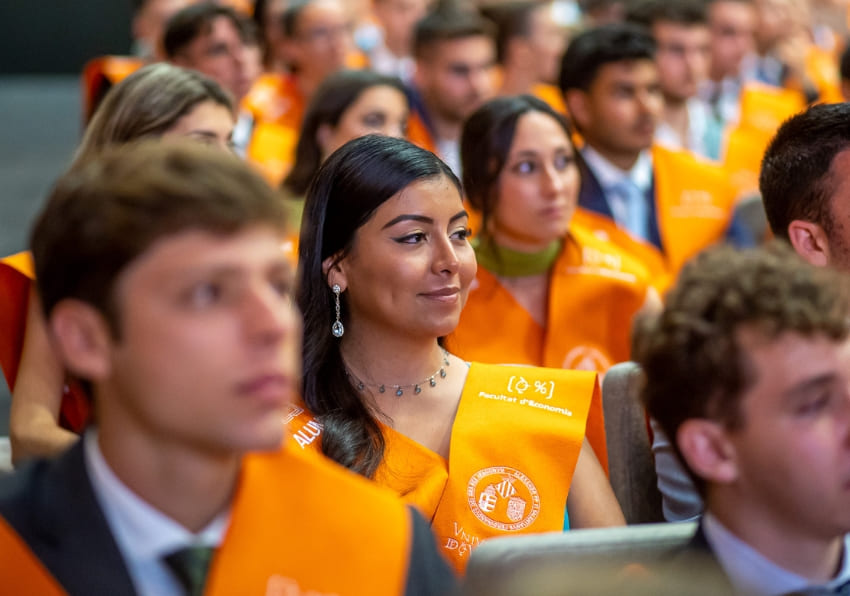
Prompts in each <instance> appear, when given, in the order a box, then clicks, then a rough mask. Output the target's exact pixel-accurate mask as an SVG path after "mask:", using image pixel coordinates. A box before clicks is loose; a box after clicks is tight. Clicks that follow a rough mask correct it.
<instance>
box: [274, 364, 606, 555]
mask: <svg viewBox="0 0 850 596" xmlns="http://www.w3.org/2000/svg"><path fill="white" fill-rule="evenodd" d="M288 426H289V428H290V430H291V432H292V433H293V436H294V438H295V440H296V442H297V443H298V445H300V446H301V447H302V449H305V450H309V451H314V450H320V439H319V437H320V436H321V425H320V424H319V423H318V422H317V421H315V420H313V419H312V417H311V416H310V415H309V413H307V412H306V411H304V410H303V409H301V408H298V411H294V412H293V414H292V415H291V416H290V417H289V422H288ZM383 430H384V438H385V440H386V449H385V451H384V461H383V462H382V463H381V465H380V467H379V468H378V470H377V472H376V473H375V478H374V480H375V481H376V482H377V483H378V484H380V485H382V486H386V487H387V488H390V489H392V490H393V491H394V492H396V493H398V494H399V495H400V496H401V497H402V498H403V499H404V501H406V502H407V503H410V504H411V505H414V506H416V507H417V508H418V509H420V510H421V511H422V514H423V515H424V516H425V517H426V519H430V520H431V527H432V529H433V530H434V533H435V535H436V536H437V542H438V546H440V547H441V549H442V551H443V554H444V555H445V556H446V558H447V559H448V560H449V561H450V562H451V563H452V565H453V566H454V567H455V569H457V570H458V571H459V572H463V569H464V568H465V567H466V563H467V562H468V560H469V552H470V551H471V549H472V548H474V547H475V546H477V545H478V543H479V542H480V541H481V540H484V539H486V538H492V537H494V536H501V535H511V534H515V533H536V532H547V531H560V530H561V529H562V528H563V526H564V509H565V506H566V501H567V494H568V492H569V487H570V482H571V480H572V475H573V471H574V470H575V465H576V461H577V460H578V455H579V452H580V450H581V445H582V441H583V439H584V438H585V436H586V437H587V439H588V441H589V442H590V444H591V446H592V447H593V449H594V451H595V453H596V455H597V457H598V458H599V461H600V463H601V464H602V466H603V467H604V468H606V469H607V466H608V457H607V450H606V447H605V429H604V420H603V418H602V400H601V395H600V392H599V385H598V383H597V376H596V373H594V372H585V371H574V370H563V369H551V368H536V367H528V366H504V365H493V364H479V363H473V364H472V366H471V367H470V369H469V374H468V376H467V379H466V384H465V385H464V390H463V395H461V399H460V405H459V407H458V412H457V416H456V418H455V421H454V425H453V427H452V438H451V447H450V454H449V461H448V462H447V461H446V460H444V459H443V458H442V457H440V456H439V455H438V454H436V453H434V452H433V451H431V450H429V449H427V448H426V447H424V446H422V445H420V444H419V443H417V442H415V441H413V440H411V439H409V438H408V437H406V436H404V435H402V434H401V433H398V432H396V431H395V430H393V429H391V428H389V427H384V429H383Z"/></svg>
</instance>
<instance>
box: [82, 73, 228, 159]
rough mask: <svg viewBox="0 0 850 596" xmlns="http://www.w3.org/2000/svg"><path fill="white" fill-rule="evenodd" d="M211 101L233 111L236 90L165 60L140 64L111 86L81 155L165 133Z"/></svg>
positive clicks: (90, 129)
mask: <svg viewBox="0 0 850 596" xmlns="http://www.w3.org/2000/svg"><path fill="white" fill-rule="evenodd" d="M205 101H212V102H214V103H217V104H219V105H221V106H224V107H225V108H227V109H228V110H230V111H231V112H233V103H232V102H231V100H230V95H228V94H227V92H225V91H224V89H222V88H221V86H220V85H219V84H218V83H216V82H215V81H213V80H212V79H210V78H207V77H205V76H204V75H202V74H200V73H199V72H196V71H194V70H189V69H185V68H180V67H179V66H173V65H171V64H167V63H164V62H160V63H157V64H150V65H148V66H145V67H143V68H140V69H139V70H137V71H136V72H134V73H133V74H131V75H130V76H129V77H127V78H126V79H124V80H123V81H121V82H120V83H118V84H117V85H115V87H113V88H112V89H110V90H109V93H107V95H106V98H105V99H104V100H103V102H102V103H101V104H100V106H99V107H98V109H97V111H96V112H95V114H94V117H93V118H92V119H91V122H89V125H88V126H87V127H86V132H85V135H83V140H82V141H81V142H80V146H79V147H78V148H77V153H76V156H75V159H76V160H77V161H79V160H81V159H85V158H86V157H88V156H89V155H91V154H92V153H95V152H97V151H100V150H102V149H103V148H104V147H106V146H107V145H114V144H122V143H127V142H129V141H135V140H137V139H141V138H144V137H159V136H162V135H163V133H165V132H166V131H167V130H168V129H170V128H171V127H173V126H174V125H175V124H177V121H178V120H180V118H182V117H183V116H185V115H186V114H188V113H189V112H190V111H192V109H193V108H194V107H195V106H197V105H198V104H200V103H203V102H205Z"/></svg>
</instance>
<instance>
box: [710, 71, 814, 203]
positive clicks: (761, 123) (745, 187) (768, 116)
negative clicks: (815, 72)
mask: <svg viewBox="0 0 850 596" xmlns="http://www.w3.org/2000/svg"><path fill="white" fill-rule="evenodd" d="M804 107H805V105H804V100H803V96H802V95H801V94H800V93H799V92H797V91H793V90H789V89H779V88H777V87H771V86H769V85H764V84H762V83H748V84H747V85H746V86H745V87H744V89H743V90H742V91H741V117H740V121H739V122H738V124H736V125H735V126H733V127H732V128H731V129H730V130H729V131H727V133H726V139H725V142H724V147H725V150H724V155H723V157H722V159H721V161H722V162H723V168H724V169H725V170H726V171H727V172H728V173H729V177H730V180H731V181H732V184H733V185H734V187H735V189H736V192H737V194H738V196H742V195H744V194H750V193H755V192H758V176H759V171H760V170H761V158H762V156H764V152H765V150H766V149H767V146H768V144H769V143H770V141H771V139H772V138H773V135H774V134H775V133H776V130H777V129H778V128H779V126H780V125H781V124H782V123H783V122H784V121H785V120H787V119H788V118H790V117H791V116H793V115H794V114H796V113H797V112H799V111H800V110H802V109H803V108H804Z"/></svg>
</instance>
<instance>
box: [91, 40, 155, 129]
mask: <svg viewBox="0 0 850 596" xmlns="http://www.w3.org/2000/svg"><path fill="white" fill-rule="evenodd" d="M144 65H145V61H144V60H142V59H140V58H136V57H133V56H100V57H98V58H94V59H92V60H89V61H88V62H87V63H86V65H85V66H84V67H83V111H84V112H83V116H84V119H85V121H86V122H88V120H89V119H90V118H91V117H92V115H93V114H94V112H95V110H96V109H97V106H98V103H99V102H100V100H101V99H103V95H104V91H103V89H104V86H105V85H108V86H110V87H111V86H112V85H116V84H117V83H120V82H121V81H123V80H124V79H126V78H127V77H128V76H130V75H131V74H133V73H134V72H136V71H137V70H138V69H140V68H141V67H142V66H144Z"/></svg>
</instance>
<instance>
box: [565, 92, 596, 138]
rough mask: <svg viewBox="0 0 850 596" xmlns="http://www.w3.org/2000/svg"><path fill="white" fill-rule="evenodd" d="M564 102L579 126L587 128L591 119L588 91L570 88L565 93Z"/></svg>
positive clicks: (579, 127)
mask: <svg viewBox="0 0 850 596" xmlns="http://www.w3.org/2000/svg"><path fill="white" fill-rule="evenodd" d="M564 103H565V104H566V105H567V111H568V112H569V113H570V118H571V119H572V121H573V122H574V123H575V124H576V126H577V128H578V129H579V130H587V128H588V127H589V126H590V120H591V111H590V96H589V95H588V94H587V92H586V91H582V90H581V89H568V90H567V91H566V93H564Z"/></svg>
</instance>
